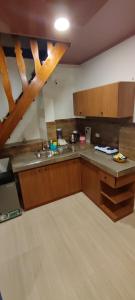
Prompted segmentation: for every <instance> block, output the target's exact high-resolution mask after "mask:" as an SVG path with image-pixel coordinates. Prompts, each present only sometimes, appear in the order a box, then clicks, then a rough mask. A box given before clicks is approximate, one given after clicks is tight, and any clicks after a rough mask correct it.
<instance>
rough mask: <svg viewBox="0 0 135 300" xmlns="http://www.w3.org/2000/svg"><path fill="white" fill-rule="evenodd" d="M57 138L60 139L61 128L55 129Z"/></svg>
mask: <svg viewBox="0 0 135 300" xmlns="http://www.w3.org/2000/svg"><path fill="white" fill-rule="evenodd" d="M56 134H57V140H59V139H62V128H57V129H56Z"/></svg>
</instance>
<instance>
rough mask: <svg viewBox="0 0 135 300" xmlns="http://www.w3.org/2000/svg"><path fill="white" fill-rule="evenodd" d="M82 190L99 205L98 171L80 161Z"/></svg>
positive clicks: (87, 163)
mask: <svg viewBox="0 0 135 300" xmlns="http://www.w3.org/2000/svg"><path fill="white" fill-rule="evenodd" d="M82 190H83V192H84V193H85V194H86V195H87V196H88V197H89V198H90V199H91V200H92V201H93V202H95V203H96V204H97V205H100V202H101V197H100V180H99V173H98V169H97V168H96V167H94V166H93V165H91V164H90V163H89V162H86V161H84V160H83V161H82Z"/></svg>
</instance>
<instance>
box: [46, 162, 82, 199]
mask: <svg viewBox="0 0 135 300" xmlns="http://www.w3.org/2000/svg"><path fill="white" fill-rule="evenodd" d="M49 167H50V169H51V173H50V179H51V182H52V183H53V184H52V194H53V199H59V198H61V197H65V196H68V195H71V194H74V193H77V192H79V191H80V190H81V165H80V159H74V160H69V161H65V162H61V163H57V164H53V165H51V166H49Z"/></svg>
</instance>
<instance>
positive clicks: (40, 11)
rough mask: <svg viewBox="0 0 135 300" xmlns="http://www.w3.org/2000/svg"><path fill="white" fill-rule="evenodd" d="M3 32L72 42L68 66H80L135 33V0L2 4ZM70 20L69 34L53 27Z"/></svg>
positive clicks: (28, 0)
mask: <svg viewBox="0 0 135 300" xmlns="http://www.w3.org/2000/svg"><path fill="white" fill-rule="evenodd" d="M1 2H2V3H1V8H0V32H3V33H12V34H18V35H26V36H33V37H34V36H35V37H39V38H44V39H51V40H56V41H65V42H71V47H70V49H69V50H68V52H67V53H66V54H65V56H64V58H63V62H64V63H73V64H80V63H82V62H84V61H86V60H88V59H89V58H91V57H93V56H95V55H97V54H99V53H101V52H102V51H104V50H106V49H108V48H110V47H112V46H114V45H116V44H118V43H119V42H121V41H123V40H125V39H126V38H128V37H130V36H132V35H134V34H135V0H108V1H107V0H72V1H71V0H65V1H64V0H63V1H62V0H52V1H51V0H47V1H45V0H38V1H37V0H23V1H19V0H12V1H1ZM59 16H66V17H68V18H69V20H70V23H71V27H70V30H69V31H68V32H66V33H58V32H56V31H55V29H54V28H53V23H54V20H55V18H56V17H59Z"/></svg>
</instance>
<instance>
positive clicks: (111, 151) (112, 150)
mask: <svg viewBox="0 0 135 300" xmlns="http://www.w3.org/2000/svg"><path fill="white" fill-rule="evenodd" d="M94 148H95V150H98V151H101V152H104V153H107V154H114V153H117V152H118V149H117V148H114V147H108V146H104V147H103V146H95V147H94Z"/></svg>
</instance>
